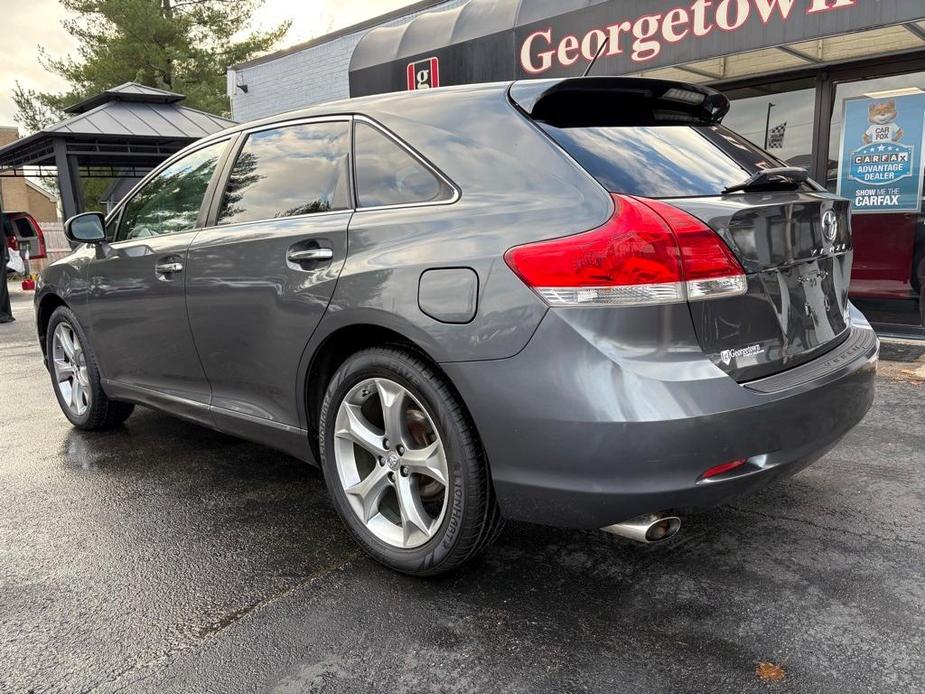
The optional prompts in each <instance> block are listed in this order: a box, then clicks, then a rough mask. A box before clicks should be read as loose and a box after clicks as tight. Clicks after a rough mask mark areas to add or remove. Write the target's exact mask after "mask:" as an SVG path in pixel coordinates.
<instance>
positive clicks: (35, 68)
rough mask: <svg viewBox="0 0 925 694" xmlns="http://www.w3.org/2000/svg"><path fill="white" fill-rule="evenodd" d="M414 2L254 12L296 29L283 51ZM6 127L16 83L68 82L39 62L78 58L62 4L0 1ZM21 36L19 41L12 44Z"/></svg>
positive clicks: (54, 85) (287, 3)
mask: <svg viewBox="0 0 925 694" xmlns="http://www.w3.org/2000/svg"><path fill="white" fill-rule="evenodd" d="M412 3H413V0H266V1H265V3H264V5H263V6H262V7H261V8H260V9H258V10H257V12H255V13H254V17H253V23H252V27H251V28H252V29H265V28H269V27H272V26H275V25H277V24H278V23H279V22H281V21H284V20H286V19H291V20H292V28H291V29H290V30H289V33H288V34H287V35H286V36H285V37H284V38H283V40H282V41H281V42H280V44H279V46H278V48H284V47H286V46H291V45H292V44H295V43H301V42H302V41H307V40H308V39H311V38H314V37H316V36H321V35H322V34H326V33H328V32H330V31H336V30H337V29H340V28H343V27H346V26H350V25H351V24H356V23H357V22H362V21H363V20H364V19H368V18H370V17H375V16H376V15H380V14H383V13H385V12H391V11H392V10H394V9H397V8H399V7H401V6H403V5H409V4H412ZM0 17H2V19H3V22H2V24H3V29H4V32H3V38H2V39H0V43H2V49H0V126H2V125H15V123H14V121H13V114H14V113H15V111H16V108H15V106H14V105H13V100H12V98H11V96H12V92H13V87H14V86H15V83H16V80H19V83H20V84H22V86H23V87H26V88H31V89H36V90H39V91H58V90H61V89H64V88H65V87H66V84H65V83H64V82H63V81H62V80H61V79H60V78H59V77H57V76H56V75H53V74H51V73H49V72H46V71H45V70H44V69H43V68H42V66H41V65H39V63H38V59H37V58H38V49H39V46H42V47H43V48H44V49H45V51H46V52H47V53H48V54H49V55H51V56H52V57H55V58H60V57H64V56H66V55H73V54H74V51H75V48H76V43H75V41H74V40H73V38H72V37H71V36H70V35H69V34H68V33H67V32H66V31H65V30H64V29H63V28H62V26H61V20H62V19H65V18H66V17H67V13H66V12H65V10H64V9H63V8H62V7H61V5H60V3H59V2H58V0H0ZM11 37H15V40H10V39H11Z"/></svg>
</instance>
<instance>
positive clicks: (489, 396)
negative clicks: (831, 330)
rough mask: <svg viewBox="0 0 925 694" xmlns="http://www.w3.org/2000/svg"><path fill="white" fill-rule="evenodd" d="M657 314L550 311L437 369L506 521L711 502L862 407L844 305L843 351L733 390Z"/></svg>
mask: <svg viewBox="0 0 925 694" xmlns="http://www.w3.org/2000/svg"><path fill="white" fill-rule="evenodd" d="M657 311H658V313H659V314H660V315H658V316H657V317H653V311H652V309H651V308H649V309H646V310H642V309H640V310H638V311H637V310H635V309H623V310H621V311H617V312H615V311H610V310H598V309H587V310H585V309H569V310H564V311H558V312H557V311H550V312H549V313H548V314H547V315H546V317H545V318H544V319H543V321H542V323H541V324H540V326H539V328H538V329H537V332H536V334H535V335H534V337H533V339H532V340H531V341H530V343H529V344H528V345H527V347H526V348H525V349H524V350H523V351H522V352H521V353H520V354H518V355H517V356H515V357H512V358H510V359H503V360H497V361H491V362H466V363H452V364H444V365H443V366H444V368H445V369H446V371H447V373H448V374H449V376H450V377H451V378H452V379H453V381H454V383H455V384H456V386H457V388H458V389H459V390H460V393H461V394H462V396H463V398H464V400H465V401H466V403H467V405H468V406H469V409H470V411H471V414H472V416H473V419H474V420H475V424H476V426H477V428H478V430H479V433H480V435H481V437H482V441H483V443H484V445H485V448H486V452H487V454H488V458H489V460H490V464H491V470H492V476H493V481H494V485H495V490H496V492H497V495H498V498H499V502H500V504H501V508H502V512H503V513H504V514H505V515H506V516H507V517H509V518H513V519H519V520H526V521H532V522H538V523H543V524H547V525H559V526H567V527H602V526H605V525H609V524H611V523H616V522H619V521H622V520H626V519H628V518H631V517H633V516H636V515H639V514H641V513H647V512H654V511H662V510H668V509H678V508H685V507H697V506H708V505H712V504H716V503H719V502H721V501H723V500H725V499H727V498H729V497H732V496H736V495H739V494H743V493H748V492H751V491H754V490H755V489H757V488H759V487H761V486H764V485H765V484H767V483H769V482H771V481H772V480H774V479H776V478H778V477H780V476H782V475H786V474H792V473H794V472H796V471H798V470H800V469H802V468H803V467H805V466H806V465H808V464H810V463H812V462H813V461H814V460H816V459H818V458H819V457H821V456H822V455H824V454H825V453H826V452H827V451H828V450H829V449H831V448H832V447H833V446H834V445H835V444H836V443H837V442H838V441H839V440H840V439H841V438H842V437H843V436H844V435H845V434H846V433H847V432H848V431H849V430H850V429H851V428H853V427H854V426H855V425H856V424H857V423H858V422H860V421H861V419H862V418H863V417H864V415H865V414H866V413H867V411H868V410H869V409H870V406H871V404H872V402H873V395H874V379H875V375H876V362H877V351H878V342H877V340H876V337H875V336H874V335H873V332H872V331H871V329H870V326H869V325H868V324H867V322H866V321H865V320H864V318H863V316H861V314H860V313H859V312H857V311H856V310H853V316H852V318H853V325H852V327H851V330H852V334H851V335H849V339H848V340H846V343H850V344H852V345H854V346H855V347H854V349H853V350H851V351H848V352H846V351H845V350H841V352H840V356H839V355H836V354H835V351H833V353H832V354H831V355H828V356H823V357H821V358H820V359H818V360H815V361H813V362H809V363H807V364H805V365H803V366H800V367H797V368H796V369H791V370H789V371H787V372H784V374H781V375H780V382H779V386H780V387H777V385H775V382H774V379H776V378H778V377H771V378H768V379H763V380H762V381H760V382H756V383H754V384H746V385H740V384H737V383H736V382H735V381H733V380H732V379H731V378H729V377H728V376H726V375H725V374H723V373H722V372H721V371H720V370H719V369H718V368H717V367H715V366H714V365H713V364H712V362H710V361H709V360H708V359H707V358H706V357H705V356H704V355H703V353H702V352H701V351H700V350H699V348H698V347H697V346H696V340H695V339H694V337H693V335H692V334H691V326H690V314H689V312H688V311H687V307H686V306H665V307H661V308H659V309H657ZM656 333H657V334H656ZM833 355H834V356H833ZM823 362H824V364H823ZM800 369H803V370H805V377H804V378H801V377H800V374H799V373H796V372H797V371H798V370H800ZM741 458H746V459H748V460H749V462H748V464H746V465H745V466H743V467H741V468H739V469H737V470H736V471H733V472H731V473H727V474H726V475H724V476H722V477H719V478H714V479H713V480H710V481H699V478H700V476H701V474H702V473H703V472H704V471H705V470H707V469H708V468H711V467H713V466H714V465H718V464H721V463H725V462H728V461H731V460H736V459H741Z"/></svg>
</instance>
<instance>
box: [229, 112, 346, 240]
mask: <svg viewBox="0 0 925 694" xmlns="http://www.w3.org/2000/svg"><path fill="white" fill-rule="evenodd" d="M349 151H350V123H349V122H348V121H331V122H327V123H302V124H300V125H288V126H284V127H280V128H273V129H272V130H260V131H258V132H255V133H251V134H250V135H248V136H247V139H246V140H245V141H244V146H243V147H242V148H241V151H240V153H239V154H238V157H237V159H236V160H235V163H234V167H233V168H232V170H231V174H230V175H229V178H228V185H227V186H226V188H225V194H224V196H223V197H222V204H221V207H220V208H219V213H218V223H219V224H238V223H241V222H251V221H256V220H261V219H277V218H281V217H294V216H296V215H303V214H312V213H315V212H329V211H332V210H344V209H347V208H348V207H349V206H350V199H349V195H348V190H349V185H348V181H349Z"/></svg>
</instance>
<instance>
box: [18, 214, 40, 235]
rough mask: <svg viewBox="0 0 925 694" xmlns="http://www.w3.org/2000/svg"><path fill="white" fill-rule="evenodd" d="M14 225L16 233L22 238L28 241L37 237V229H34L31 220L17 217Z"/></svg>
mask: <svg viewBox="0 0 925 694" xmlns="http://www.w3.org/2000/svg"><path fill="white" fill-rule="evenodd" d="M14 224H16V232H17V233H18V234H19V236H20V237H21V238H24V239H28V238H31V237H33V236H37V234H36V233H35V229H33V228H32V225H31V224H30V223H29V220H28V219H26V218H25V217H17V218H16V220H15V222H14Z"/></svg>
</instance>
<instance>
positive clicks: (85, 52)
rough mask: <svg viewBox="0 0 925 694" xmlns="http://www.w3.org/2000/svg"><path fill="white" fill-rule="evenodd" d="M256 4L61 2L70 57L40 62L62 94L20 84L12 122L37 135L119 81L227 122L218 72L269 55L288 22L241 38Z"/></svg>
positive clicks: (212, 0)
mask: <svg viewBox="0 0 925 694" xmlns="http://www.w3.org/2000/svg"><path fill="white" fill-rule="evenodd" d="M261 3H262V0H61V4H62V5H63V6H64V7H65V8H67V9H68V10H70V11H71V12H72V13H73V15H74V16H73V18H71V19H67V20H65V21H64V23H63V24H64V27H65V29H67V30H68V32H69V33H70V34H71V35H72V36H74V37H75V38H76V39H77V41H78V49H77V55H76V56H69V57H66V58H63V59H56V58H51V57H50V56H49V55H48V54H47V53H46V52H45V51H44V50H42V49H41V48H39V62H40V63H41V64H42V65H43V66H44V67H45V68H46V69H47V70H49V71H51V72H54V73H55V74H57V75H60V76H61V77H64V79H66V80H67V81H68V82H69V83H70V88H69V89H68V90H67V91H65V92H61V93H50V92H36V91H34V90H31V89H24V88H23V87H22V86H21V85H20V84H19V83H17V84H16V87H15V89H14V92H13V100H14V102H15V103H16V107H17V109H18V112H17V114H16V116H15V119H16V120H17V122H19V123H21V124H22V125H23V126H24V127H25V128H26V129H27V130H29V131H32V132H34V131H36V130H41V129H42V128H43V127H45V126H47V125H49V124H50V123H53V122H55V121H57V120H59V119H60V118H61V116H62V111H63V109H64V108H65V107H66V106H68V105H70V104H73V103H76V102H78V101H80V100H81V99H84V98H86V97H88V96H92V95H94V94H98V93H99V92H101V91H103V90H105V89H108V88H110V87H114V86H117V85H119V84H122V83H123V82H139V83H140V84H145V85H148V86H150V87H158V88H160V89H168V90H170V91H174V92H179V93H181V94H185V95H186V101H185V102H184V105H187V106H190V107H191V108H198V109H201V110H203V111H208V112H210V113H216V114H221V115H227V114H228V112H229V103H228V97H227V95H226V94H225V70H226V68H227V67H228V66H229V65H233V64H235V63H239V62H242V61H245V60H248V59H250V58H252V57H253V56H255V55H258V54H260V53H263V52H266V51H267V50H269V49H270V48H271V47H272V46H273V45H274V44H275V43H276V42H277V41H278V40H279V39H280V38H282V36H283V35H284V34H285V33H286V31H287V30H288V29H289V23H288V22H285V23H283V24H281V25H280V26H278V27H276V28H274V29H271V30H270V31H265V32H250V33H246V32H244V31H243V30H244V28H245V27H246V26H247V25H248V23H249V21H250V19H251V16H252V15H253V12H254V10H255V9H256V8H257V7H258V6H259V5H260V4H261Z"/></svg>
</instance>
